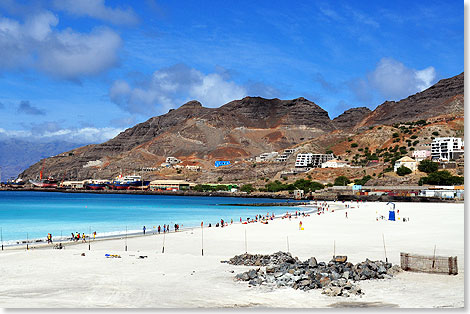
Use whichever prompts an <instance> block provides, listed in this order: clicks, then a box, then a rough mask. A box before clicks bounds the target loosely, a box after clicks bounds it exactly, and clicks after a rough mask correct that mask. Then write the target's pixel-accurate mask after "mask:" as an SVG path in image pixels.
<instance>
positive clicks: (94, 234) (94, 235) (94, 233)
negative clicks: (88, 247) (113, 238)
mask: <svg viewBox="0 0 470 314" xmlns="http://www.w3.org/2000/svg"><path fill="white" fill-rule="evenodd" d="M95 238H96V231H95V232H93V240H94V239H95Z"/></svg>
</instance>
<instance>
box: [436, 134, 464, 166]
mask: <svg viewBox="0 0 470 314" xmlns="http://www.w3.org/2000/svg"><path fill="white" fill-rule="evenodd" d="M463 153H464V141H462V139H461V138H459V137H437V138H435V139H434V140H433V141H432V143H431V158H432V159H433V160H451V159H457V158H459V157H460V155H462V154H463Z"/></svg>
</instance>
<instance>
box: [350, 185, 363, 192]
mask: <svg viewBox="0 0 470 314" xmlns="http://www.w3.org/2000/svg"><path fill="white" fill-rule="evenodd" d="M352 189H353V191H354V190H362V185H359V184H355V185H353V186H352Z"/></svg>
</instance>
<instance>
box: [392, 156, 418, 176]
mask: <svg viewBox="0 0 470 314" xmlns="http://www.w3.org/2000/svg"><path fill="white" fill-rule="evenodd" d="M401 166H404V167H406V168H408V169H410V170H411V171H413V172H415V171H416V169H418V163H417V162H416V160H414V159H413V158H411V157H408V156H405V157H402V158H400V159H398V160H397V161H395V165H394V167H393V171H395V172H397V169H398V168H400V167H401Z"/></svg>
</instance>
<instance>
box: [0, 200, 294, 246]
mask: <svg viewBox="0 0 470 314" xmlns="http://www.w3.org/2000/svg"><path fill="white" fill-rule="evenodd" d="M270 202H276V203H277V202H282V200H274V199H262V198H235V197H197V196H195V197H193V196H170V195H127V194H87V193H56V192H26V191H25V192H22V191H1V192H0V228H2V235H3V241H5V242H8V241H9V240H25V239H26V238H29V239H37V238H41V239H45V238H46V236H47V234H48V233H52V235H53V236H54V238H57V237H59V236H61V234H62V235H63V236H64V237H65V236H70V235H71V233H72V232H80V233H83V232H84V233H85V234H88V233H89V232H90V231H91V232H94V231H96V232H97V234H98V235H105V234H115V233H122V232H123V231H124V230H126V227H127V229H128V230H129V232H133V231H134V232H137V231H142V227H143V226H144V225H145V226H146V228H147V231H152V228H153V227H154V226H158V225H161V226H162V228H163V224H170V226H172V227H171V231H173V225H174V224H175V223H178V224H179V225H180V227H182V228H185V227H194V226H200V224H201V221H204V225H207V224H208V223H212V225H213V226H214V225H215V223H217V222H220V219H224V220H225V221H230V220H231V219H233V220H234V222H239V220H240V217H241V218H242V219H243V220H245V219H246V218H247V217H251V218H254V216H255V215H257V214H261V215H265V214H266V213H267V212H269V213H275V214H281V213H285V212H286V211H288V210H289V207H287V206H286V207H283V206H272V207H269V206H268V207H253V206H246V207H244V206H229V205H223V204H249V203H270ZM290 210H292V207H290ZM10 242H11V243H13V242H14V241H10Z"/></svg>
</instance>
